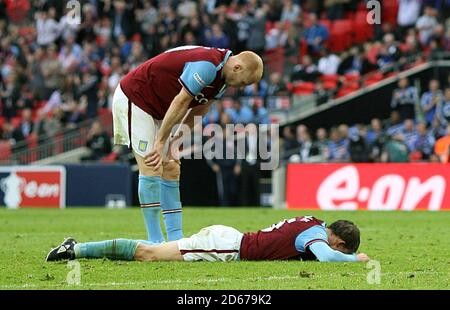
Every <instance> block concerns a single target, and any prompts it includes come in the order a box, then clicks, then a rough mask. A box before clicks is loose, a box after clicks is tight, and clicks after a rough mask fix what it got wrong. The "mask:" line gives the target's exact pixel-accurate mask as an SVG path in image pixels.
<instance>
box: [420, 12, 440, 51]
mask: <svg viewBox="0 0 450 310" xmlns="http://www.w3.org/2000/svg"><path fill="white" fill-rule="evenodd" d="M437 24H438V23H437V19H436V17H435V10H434V9H433V8H432V7H430V6H426V7H425V9H424V15H422V16H420V17H419V19H418V20H417V22H416V28H417V30H418V31H419V41H420V43H421V44H422V45H423V46H427V45H428V43H430V39H431V37H432V35H433V31H434V28H435V27H436V26H437Z"/></svg>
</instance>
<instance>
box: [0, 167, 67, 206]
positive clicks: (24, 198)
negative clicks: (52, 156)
mask: <svg viewBox="0 0 450 310" xmlns="http://www.w3.org/2000/svg"><path fill="white" fill-rule="evenodd" d="M65 202H66V170H65V168H64V167H63V166H11V167H0V205H3V206H6V207H7V208H9V209H17V208H23V207H29V208H36V207H39V208H63V207H65Z"/></svg>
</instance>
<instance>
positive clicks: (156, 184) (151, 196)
mask: <svg viewBox="0 0 450 310" xmlns="http://www.w3.org/2000/svg"><path fill="white" fill-rule="evenodd" d="M262 74H263V62H262V60H261V58H260V57H259V56H258V55H257V54H255V53H253V52H250V51H246V52H242V53H240V54H238V55H235V56H233V55H232V52H231V51H230V50H227V49H216V48H208V47H201V46H182V47H178V48H175V49H171V50H168V51H166V52H164V53H162V54H160V55H158V56H156V57H154V58H151V59H150V60H148V61H146V62H145V63H143V64H142V65H140V66H139V67H137V68H136V69H134V70H133V71H131V72H130V73H128V74H127V75H126V76H125V77H124V78H123V79H122V80H121V82H120V84H119V85H118V86H117V89H116V91H115V93H114V97H113V122H114V143H115V144H120V145H127V146H128V147H130V148H131V149H132V150H133V154H134V156H135V158H136V161H137V164H138V167H139V185H138V192H139V202H140V205H141V209H142V211H143V215H144V221H145V225H146V229H147V234H148V240H149V241H151V242H153V243H161V242H163V241H164V237H163V234H162V231H161V226H160V220H159V219H160V212H161V209H162V213H163V216H164V222H165V227H166V232H167V238H168V240H169V241H172V240H178V239H181V238H182V237H183V232H182V213H181V209H182V208H181V202H180V192H179V180H180V161H179V160H167V158H166V157H165V152H166V150H167V148H168V139H169V136H170V134H171V131H172V128H173V127H174V126H175V125H176V124H179V123H180V122H181V121H182V120H184V123H185V124H186V125H188V126H190V127H193V126H194V117H195V116H204V115H205V114H206V113H207V111H208V109H209V107H210V106H211V104H212V102H213V100H214V99H219V98H220V97H221V96H222V95H223V94H224V92H225V90H226V88H227V86H234V87H243V86H246V85H249V84H253V83H256V82H258V81H259V80H260V79H261V77H262ZM188 111H189V113H188ZM187 113H188V114H187Z"/></svg>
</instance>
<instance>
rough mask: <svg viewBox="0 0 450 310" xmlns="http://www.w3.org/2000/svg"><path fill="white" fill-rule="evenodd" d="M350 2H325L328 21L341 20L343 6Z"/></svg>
mask: <svg viewBox="0 0 450 310" xmlns="http://www.w3.org/2000/svg"><path fill="white" fill-rule="evenodd" d="M349 2H350V0H325V1H324V7H325V10H326V11H327V16H328V19H330V20H335V19H343V18H344V4H347V3H349Z"/></svg>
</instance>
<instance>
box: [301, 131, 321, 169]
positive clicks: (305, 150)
mask: <svg viewBox="0 0 450 310" xmlns="http://www.w3.org/2000/svg"><path fill="white" fill-rule="evenodd" d="M299 155H300V161H301V162H303V163H309V162H314V161H317V160H318V158H317V156H318V155H320V151H319V148H318V146H317V145H316V144H314V143H313V141H312V139H311V135H310V134H309V131H305V132H304V133H303V134H302V144H301V145H300V149H299Z"/></svg>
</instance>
